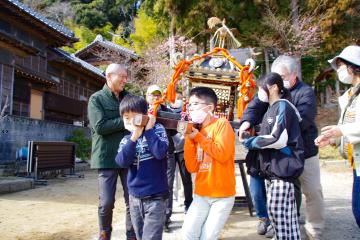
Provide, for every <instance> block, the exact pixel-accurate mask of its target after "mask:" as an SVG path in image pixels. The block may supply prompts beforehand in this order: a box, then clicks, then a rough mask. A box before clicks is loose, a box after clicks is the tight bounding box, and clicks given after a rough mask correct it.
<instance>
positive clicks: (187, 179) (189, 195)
mask: <svg viewBox="0 0 360 240" xmlns="http://www.w3.org/2000/svg"><path fill="white" fill-rule="evenodd" d="M175 161H176V162H177V163H178V166H179V172H180V177H181V181H182V184H183V187H184V197H185V200H184V205H185V210H188V208H189V207H190V204H191V202H192V200H193V187H192V179H191V174H190V173H189V172H188V170H187V169H186V166H185V159H184V152H180V153H175Z"/></svg>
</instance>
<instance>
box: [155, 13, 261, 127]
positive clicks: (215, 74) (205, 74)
mask: <svg viewBox="0 0 360 240" xmlns="http://www.w3.org/2000/svg"><path fill="white" fill-rule="evenodd" d="M214 19H215V22H214ZM219 23H220V24H222V27H220V28H219V29H217V31H216V32H215V34H214V37H213V38H212V39H215V44H216V43H217V45H219V46H218V47H215V48H213V49H212V50H211V51H210V52H208V53H205V54H202V55H200V56H194V57H193V58H191V59H189V60H187V59H182V60H181V61H180V62H179V63H178V64H177V65H176V66H175V68H174V73H173V75H172V77H171V81H170V82H169V84H168V86H167V88H166V90H165V91H164V93H163V95H162V97H161V98H160V99H159V100H158V101H156V102H155V104H154V108H153V109H152V112H151V113H152V114H154V115H155V116H157V117H158V121H159V122H161V123H162V124H163V125H164V126H165V127H166V128H174V127H175V126H177V127H179V126H178V124H177V121H176V120H180V119H181V120H184V119H183V117H184V116H185V115H186V105H187V104H186V103H187V101H188V97H187V96H188V93H189V91H190V89H191V88H193V87H198V86H206V87H210V88H212V89H213V90H214V91H215V93H216V94H217V96H218V99H219V100H218V106H217V109H216V111H215V115H216V116H218V117H225V118H227V119H228V120H229V121H230V122H231V123H232V126H233V127H234V128H238V127H239V126H237V125H238V124H236V123H235V122H233V120H234V111H235V109H236V115H237V118H241V116H242V113H243V111H244V109H245V108H246V106H247V104H248V103H249V102H250V100H251V99H252V97H253V95H254V93H255V89H256V84H255V81H254V78H253V71H254V69H255V61H254V60H253V59H247V60H246V62H245V65H241V64H240V63H239V62H237V61H236V59H235V58H234V57H233V56H231V55H230V54H229V52H228V50H227V49H225V48H224V45H225V43H226V42H232V43H235V46H237V47H239V46H240V43H239V42H238V41H237V40H236V39H235V38H234V36H233V35H232V33H231V31H230V30H229V29H228V28H227V27H226V25H225V21H224V20H223V21H222V22H221V21H220V22H219V20H218V19H217V18H210V19H209V21H208V25H209V27H210V28H211V27H213V26H215V25H216V24H219ZM226 38H230V39H232V41H228V40H226ZM180 79H181V80H182V81H183V82H184V81H186V84H183V96H184V101H183V102H184V105H183V109H182V114H171V113H165V112H162V111H157V109H158V107H159V106H160V104H162V103H164V102H165V101H166V100H168V101H170V102H174V101H175V98H176V86H177V84H178V81H179V80H180ZM184 86H186V88H184ZM181 116H182V117H181ZM174 121H175V122H174ZM180 128H182V130H183V129H184V128H185V127H184V122H181V126H180ZM178 130H179V129H178Z"/></svg>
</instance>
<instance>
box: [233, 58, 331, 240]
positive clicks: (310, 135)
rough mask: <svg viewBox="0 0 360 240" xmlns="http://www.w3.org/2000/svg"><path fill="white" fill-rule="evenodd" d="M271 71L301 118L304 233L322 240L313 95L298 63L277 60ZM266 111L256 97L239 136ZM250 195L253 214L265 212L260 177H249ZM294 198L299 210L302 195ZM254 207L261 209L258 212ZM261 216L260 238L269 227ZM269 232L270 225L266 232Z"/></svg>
mask: <svg viewBox="0 0 360 240" xmlns="http://www.w3.org/2000/svg"><path fill="white" fill-rule="evenodd" d="M271 71H272V72H276V73H278V74H279V75H280V76H281V77H282V78H283V81H284V87H286V88H288V89H289V90H290V93H291V98H292V103H293V104H294V105H295V107H296V108H297V110H298V111H299V113H300V115H301V118H302V122H301V135H302V138H303V140H304V155H305V164H304V171H303V173H302V175H301V176H300V177H299V180H300V183H301V190H302V192H303V193H304V195H305V197H306V208H305V213H306V222H305V230H306V234H307V235H308V237H309V238H311V239H322V235H323V231H324V225H325V213H324V209H325V207H324V197H323V193H322V186H321V182H320V162H319V156H318V148H317V146H315V143H314V140H315V138H316V137H317V132H318V131H317V127H316V123H315V116H316V112H317V108H316V107H317V106H316V97H315V93H314V91H313V89H312V88H311V87H310V86H309V85H307V84H305V83H304V82H302V81H300V80H299V79H298V77H297V73H298V69H297V60H296V59H295V58H294V57H291V56H285V55H281V56H279V57H278V58H276V59H275V61H274V62H273V64H272V66H271ZM267 107H268V104H267V103H264V102H262V101H260V100H259V98H258V97H255V98H254V99H253V100H252V101H251V102H250V104H249V105H248V107H247V109H246V110H245V112H244V114H243V117H242V119H241V126H240V129H239V133H241V132H242V131H244V130H247V129H249V128H250V127H251V126H254V125H257V124H259V123H260V122H261V119H262V117H263V116H264V113H265V112H266V109H267ZM240 136H241V135H240ZM295 185H297V184H295ZM252 186H254V187H252ZM250 191H251V195H252V197H253V198H254V200H255V201H254V203H255V204H254V205H255V208H256V210H258V209H266V196H265V195H264V194H263V192H264V184H263V179H262V178H261V177H251V179H250ZM295 192H297V191H295ZM298 193H299V191H298ZM297 195H298V196H297V201H296V202H297V205H298V208H299V207H300V202H301V195H300V194H297ZM257 205H258V206H260V207H259V208H258V207H257ZM264 206H265V207H264ZM257 214H258V211H257ZM262 214H263V215H261V216H260V221H259V225H258V233H259V234H265V233H266V232H267V230H265V231H264V228H265V227H266V226H267V225H268V221H267V220H266V218H267V212H266V211H263V212H262ZM263 219H265V220H263ZM270 229H271V225H270V226H269V228H268V230H270Z"/></svg>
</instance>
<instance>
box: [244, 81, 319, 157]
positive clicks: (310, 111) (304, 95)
mask: <svg viewBox="0 0 360 240" xmlns="http://www.w3.org/2000/svg"><path fill="white" fill-rule="evenodd" d="M290 93H291V98H292V103H293V104H294V105H295V107H296V108H297V110H298V111H299V113H300V116H301V118H302V122H301V124H300V126H301V136H302V138H303V141H304V149H305V152H304V157H305V159H306V158H310V157H312V156H315V155H316V154H318V148H317V147H316V146H315V143H314V140H315V138H316V137H317V135H318V130H317V127H316V123H315V117H316V113H317V108H316V96H315V93H314V90H313V89H312V88H311V87H310V86H309V85H307V84H305V83H303V82H301V81H299V80H298V81H297V83H296V84H295V85H294V86H293V87H292V88H291V89H290ZM268 106H269V104H268V103H264V102H261V101H260V100H259V98H257V97H255V98H254V99H253V100H252V101H251V102H250V103H249V105H248V107H247V108H246V109H245V112H244V114H243V116H242V118H241V123H242V122H244V121H248V122H250V124H251V125H252V126H255V125H258V124H260V123H261V121H262V118H263V116H264V114H265V112H266V110H267V108H268Z"/></svg>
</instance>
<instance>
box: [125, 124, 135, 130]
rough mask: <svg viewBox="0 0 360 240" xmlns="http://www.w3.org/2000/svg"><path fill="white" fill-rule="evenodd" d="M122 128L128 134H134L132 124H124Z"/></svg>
mask: <svg viewBox="0 0 360 240" xmlns="http://www.w3.org/2000/svg"><path fill="white" fill-rule="evenodd" d="M124 127H125V129H126V130H128V131H129V132H134V131H135V126H134V125H132V124H124Z"/></svg>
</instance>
